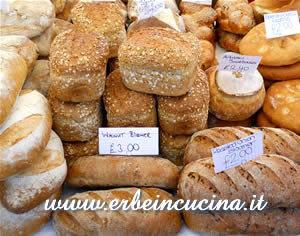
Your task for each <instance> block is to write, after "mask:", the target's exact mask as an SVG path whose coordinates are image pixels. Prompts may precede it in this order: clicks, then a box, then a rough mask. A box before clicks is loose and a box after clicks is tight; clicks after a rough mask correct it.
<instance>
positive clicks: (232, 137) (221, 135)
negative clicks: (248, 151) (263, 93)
mask: <svg viewBox="0 0 300 236" xmlns="http://www.w3.org/2000/svg"><path fill="white" fill-rule="evenodd" d="M259 132H262V133H263V143H264V153H265V154H278V155H282V156H285V157H287V158H289V159H291V160H293V161H295V162H296V163H298V164H300V137H299V136H298V135H297V134H295V133H293V132H292V131H289V130H287V129H276V128H245V127H223V128H212V129H206V130H202V131H199V132H197V133H195V134H194V135H193V136H192V138H191V141H190V142H189V143H188V145H187V147H186V149H185V154H184V163H185V164H187V163H189V162H192V161H194V160H197V159H202V158H205V157H210V156H211V149H212V148H215V147H218V146H221V145H224V144H226V143H230V142H233V141H236V140H238V139H241V138H245V137H247V136H249V135H252V134H255V133H259Z"/></svg>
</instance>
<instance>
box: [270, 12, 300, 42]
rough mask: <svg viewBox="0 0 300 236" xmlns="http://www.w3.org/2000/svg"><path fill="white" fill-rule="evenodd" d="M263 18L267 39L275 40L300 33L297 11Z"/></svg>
mask: <svg viewBox="0 0 300 236" xmlns="http://www.w3.org/2000/svg"><path fill="white" fill-rule="evenodd" d="M264 18H265V27H266V37H267V38H277V37H283V36H287V35H293V34H299V33H300V24H299V17H298V12H297V11H288V12H281V13H273V14H265V15H264Z"/></svg>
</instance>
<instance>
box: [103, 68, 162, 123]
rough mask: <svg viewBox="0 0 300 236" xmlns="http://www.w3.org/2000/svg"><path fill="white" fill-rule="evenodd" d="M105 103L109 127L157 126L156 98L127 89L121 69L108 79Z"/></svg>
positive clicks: (111, 74) (112, 73) (104, 97)
mask: <svg viewBox="0 0 300 236" xmlns="http://www.w3.org/2000/svg"><path fill="white" fill-rule="evenodd" d="M103 101H104V107H105V110H106V112H107V125H108V127H153V126H156V125H157V118H156V100H155V97H154V96H153V95H150V94H145V93H140V92H135V91H133V90H130V89H128V88H126V87H125V85H124V84H123V81H122V77H121V74H120V70H119V69H118V70H115V71H113V72H111V73H110V74H109V76H108V77H107V78H106V84H105V92H104V96H103Z"/></svg>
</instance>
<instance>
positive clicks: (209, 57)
mask: <svg viewBox="0 0 300 236" xmlns="http://www.w3.org/2000/svg"><path fill="white" fill-rule="evenodd" d="M199 42H200V44H201V59H200V60H201V63H200V65H201V69H202V70H204V71H205V70H207V69H208V68H209V67H211V66H212V64H213V61H214V60H215V57H216V53H215V47H214V46H213V44H212V43H210V42H209V41H207V40H199Z"/></svg>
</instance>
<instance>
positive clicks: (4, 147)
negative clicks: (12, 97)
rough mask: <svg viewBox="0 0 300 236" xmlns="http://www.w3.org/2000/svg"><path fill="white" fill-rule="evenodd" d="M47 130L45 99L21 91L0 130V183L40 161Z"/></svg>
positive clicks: (48, 129)
mask: <svg viewBox="0 0 300 236" xmlns="http://www.w3.org/2000/svg"><path fill="white" fill-rule="evenodd" d="M51 126H52V118H51V111H50V107H49V104H48V102H47V99H46V98H45V97H44V96H43V95H42V94H40V93H39V92H37V91H31V90H23V91H22V92H21V93H20V97H19V98H18V100H17V102H16V105H15V107H14V109H13V111H12V113H11V115H10V116H9V117H8V119H7V120H6V121H5V122H4V123H3V124H2V125H1V126H0V180H4V179H6V178H7V177H9V176H12V175H15V174H17V173H19V172H21V171H23V170H25V169H27V168H29V167H30V166H31V165H32V164H33V163H34V162H35V161H38V160H40V158H41V156H40V155H39V154H40V153H41V152H42V151H43V150H44V149H45V147H46V145H47V143H48V141H49V137H50V132H51Z"/></svg>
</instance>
